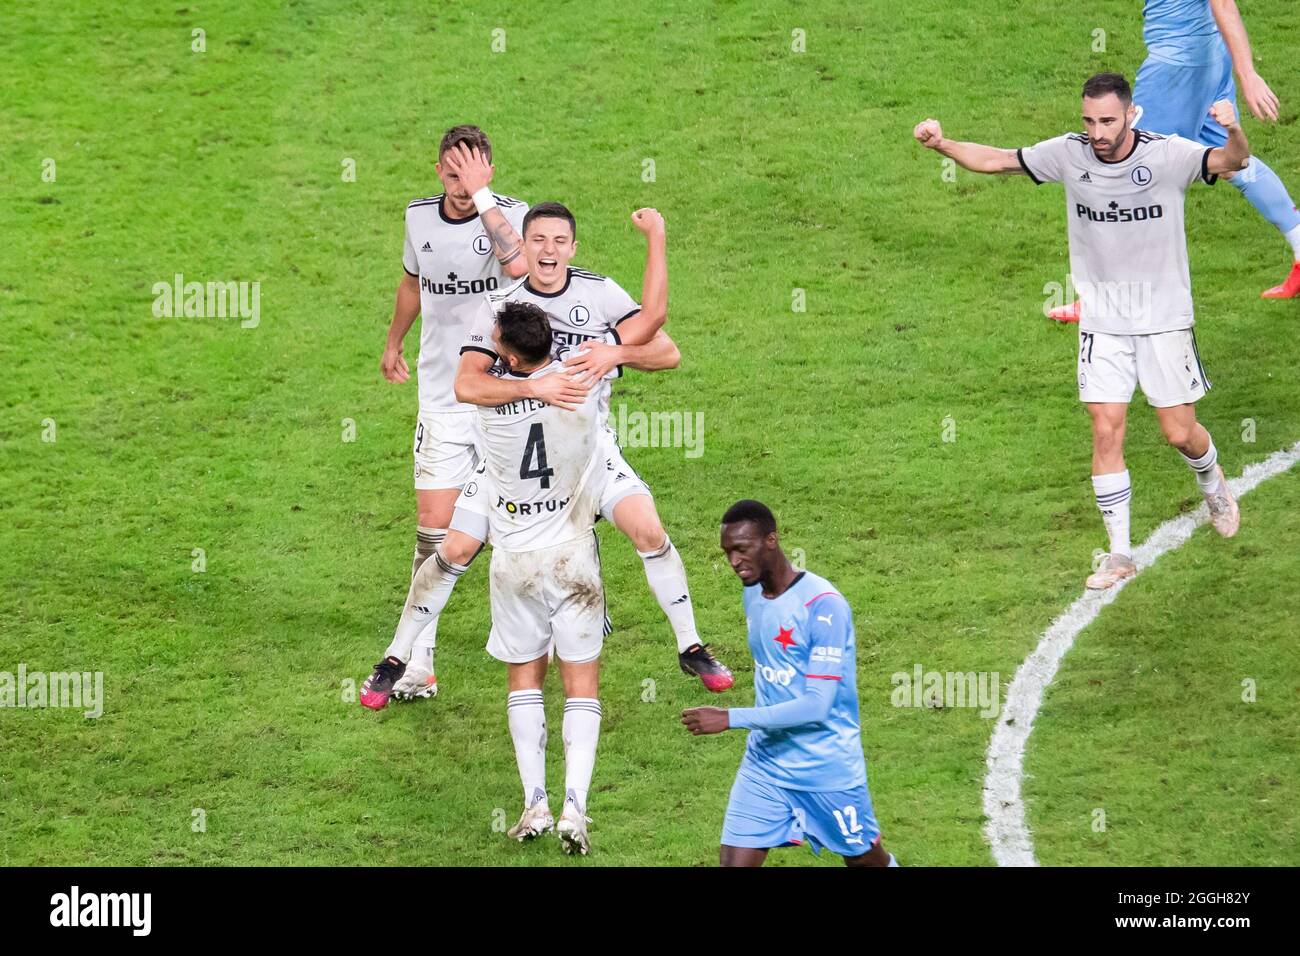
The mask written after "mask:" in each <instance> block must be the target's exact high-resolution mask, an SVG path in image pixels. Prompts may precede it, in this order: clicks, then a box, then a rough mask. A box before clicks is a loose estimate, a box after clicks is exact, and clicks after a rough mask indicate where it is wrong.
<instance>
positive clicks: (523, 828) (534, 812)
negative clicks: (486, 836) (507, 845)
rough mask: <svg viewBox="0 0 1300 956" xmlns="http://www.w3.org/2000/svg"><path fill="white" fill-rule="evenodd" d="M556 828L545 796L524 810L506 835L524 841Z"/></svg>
mask: <svg viewBox="0 0 1300 956" xmlns="http://www.w3.org/2000/svg"><path fill="white" fill-rule="evenodd" d="M554 828H555V817H554V816H552V815H551V808H550V807H548V806H547V805H546V798H545V797H543V798H542V799H541V800H538V801H536V802H535V803H534V804H533V805H532V806H531V807H528V808H527V809H526V810H524V814H523V816H521V817H520V818H519V822H518V823H516V824H515V825H514V826H512V827H511V828H510V829H509V830H507V831H506V836H508V837H510V839H512V840H518V841H519V842H520V843H523V842H524V841H525V840H531V839H533V837H537V836H541V835H542V834H543V833H545V832H546V831H547V830H553V829H554Z"/></svg>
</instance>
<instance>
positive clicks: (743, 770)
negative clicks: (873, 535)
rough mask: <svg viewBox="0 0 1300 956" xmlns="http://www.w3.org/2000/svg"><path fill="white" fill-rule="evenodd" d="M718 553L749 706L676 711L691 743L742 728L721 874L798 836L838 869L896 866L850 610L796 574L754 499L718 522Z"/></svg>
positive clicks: (832, 592) (827, 586) (831, 590)
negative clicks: (748, 668)
mask: <svg viewBox="0 0 1300 956" xmlns="http://www.w3.org/2000/svg"><path fill="white" fill-rule="evenodd" d="M722 550H723V551H724V552H725V553H726V555H727V560H728V561H729V562H730V563H731V568H732V570H733V571H735V572H736V575H737V576H738V577H739V578H740V581H741V583H742V584H743V585H744V586H745V591H744V598H743V600H744V604H745V620H746V622H747V625H748V629H749V648H750V651H751V652H752V653H753V655H754V698H755V704H756V706H754V707H740V708H737V707H733V708H731V709H730V710H725V709H722V708H719V707H695V708H692V709H690V710H686V711H683V712H682V723H683V724H685V725H686V728H687V729H688V730H690V732H691V733H693V734H695V735H696V736H699V735H700V734H717V733H721V732H722V731H724V730H730V729H742V728H743V729H748V730H749V740H748V742H747V743H746V745H745V756H744V759H743V760H742V761H741V764H740V769H739V770H738V771H737V772H736V782H735V784H734V785H733V786H732V788H731V799H730V801H729V802H728V804H727V816H726V820H725V821H724V822H723V825H722V849H721V857H720V861H721V863H722V865H723V866H762V865H763V861H764V860H765V859H767V852H768V850H769V849H772V848H774V847H779V846H788V845H792V844H799V843H802V842H803V841H804V839H807V840H808V844H809V847H810V848H811V849H812V851H813V852H814V853H820V852H821V848H822V847H827V848H829V849H830V850H831V851H832V852H834V853H838V854H839V855H840V856H842V857H843V858H844V862H845V864H846V865H848V866H897V865H898V863H897V862H896V861H895V860H894V857H893V855H892V854H890V853H887V852H885V848H884V846H883V845H882V844H881V842H880V827H879V826H878V825H877V824H876V817H875V812H874V811H873V809H872V806H871V794H870V793H869V792H868V791H867V767H866V761H865V759H864V758H863V756H862V738H861V725H860V723H859V720H858V690H857V662H856V647H857V644H856V639H855V636H854V630H853V612H852V611H851V610H850V609H849V605H848V602H847V601H845V600H844V597H843V596H842V595H841V594H840V593H839V591H837V590H836V589H835V586H834V585H833V584H831V583H830V582H829V581H827V580H826V579H825V578H822V577H818V576H817V575H815V574H812V573H810V572H808V571H796V570H795V568H794V567H793V565H791V564H790V561H789V559H788V558H786V556H785V552H784V551H783V550H782V549H781V542H780V538H779V536H778V534H777V530H776V518H775V517H773V515H772V512H771V510H770V509H769V508H768V507H767V506H766V505H764V504H763V503H761V502H758V501H750V500H745V501H738V502H736V503H735V504H734V505H732V506H731V508H730V509H728V511H727V513H726V514H725V515H723V516H722Z"/></svg>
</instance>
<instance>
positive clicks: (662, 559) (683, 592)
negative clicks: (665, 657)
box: [637, 535, 700, 654]
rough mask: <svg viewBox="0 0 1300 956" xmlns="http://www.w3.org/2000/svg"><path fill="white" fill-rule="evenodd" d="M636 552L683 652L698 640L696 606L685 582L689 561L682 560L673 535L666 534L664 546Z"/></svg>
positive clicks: (678, 646)
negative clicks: (674, 544)
mask: <svg viewBox="0 0 1300 956" xmlns="http://www.w3.org/2000/svg"><path fill="white" fill-rule="evenodd" d="M637 554H639V555H640V556H641V563H642V564H644V565H645V579H646V580H647V581H648V582H649V583H650V591H651V592H652V593H653V594H654V596H655V600H657V601H658V602H659V607H661V608H662V609H663V612H664V616H665V617H667V618H668V624H669V625H670V626H671V627H672V629H673V634H675V635H676V636H677V652H678V653H679V654H680V653H681V652H682V651H684V650H686V649H687V648H688V647H690V646H691V645H693V644H699V643H700V635H699V632H698V631H696V630H695V609H694V608H693V607H691V592H690V588H689V587H688V586H687V584H686V565H684V564H682V556H681V555H680V554H678V553H677V548H675V547H674V546H673V543H672V541H671V539H669V537H668V536H667V535H664V543H663V545H662V547H660V548H658V549H657V550H655V551H638V552H637Z"/></svg>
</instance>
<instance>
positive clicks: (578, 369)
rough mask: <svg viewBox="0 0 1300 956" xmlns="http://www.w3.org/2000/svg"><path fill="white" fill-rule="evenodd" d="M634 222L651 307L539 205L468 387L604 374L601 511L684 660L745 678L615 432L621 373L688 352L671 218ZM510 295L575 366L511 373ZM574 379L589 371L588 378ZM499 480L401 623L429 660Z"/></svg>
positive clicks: (463, 520) (708, 673)
mask: <svg viewBox="0 0 1300 956" xmlns="http://www.w3.org/2000/svg"><path fill="white" fill-rule="evenodd" d="M632 222H633V224H634V225H635V226H636V227H637V228H638V229H639V230H641V231H642V232H643V233H644V234H645V236H646V240H647V247H646V249H647V251H646V267H645V278H644V281H643V287H642V303H641V304H640V305H638V304H637V302H636V301H635V300H634V299H633V298H632V297H631V296H630V295H628V293H627V292H626V291H624V290H623V288H622V287H621V286H619V284H618V283H617V282H615V281H614V280H613V279H610V278H608V277H607V276H602V275H599V274H597V273H594V272H588V271H587V270H585V269H576V268H573V267H571V266H570V265H569V263H570V261H571V260H572V259H573V256H574V254H575V252H576V249H577V242H576V223H575V221H574V218H573V214H572V213H571V212H569V210H568V209H567V208H565V207H564V206H563V205H561V204H559V203H539V204H538V205H537V206H534V207H533V208H532V209H531V210H529V212H528V215H527V216H525V217H524V237H525V256H526V258H527V260H528V269H529V271H528V275H527V276H526V277H525V278H524V279H522V280H520V281H518V282H516V283H514V284H513V285H511V286H510V287H508V288H506V289H504V290H502V291H501V292H499V293H494V294H491V295H488V296H487V297H486V298H485V300H484V302H483V304H482V307H481V309H480V312H479V315H478V318H477V319H476V320H475V322H474V324H473V327H472V328H471V330H470V332H469V333H468V335H467V336H466V338H465V341H464V344H463V347H462V348H461V353H462V355H461V360H460V368H459V370H458V372H457V375H456V381H455V389H456V395H457V397H458V398H460V399H461V400H463V401H467V402H470V403H472V404H474V405H479V406H488V407H497V406H500V405H502V404H504V403H506V402H510V401H517V400H522V399H527V398H532V397H536V394H535V393H536V391H537V389H539V388H540V387H543V386H546V385H549V384H550V383H552V382H556V383H560V382H562V383H564V384H563V387H564V388H565V389H566V391H565V392H564V394H562V395H561V396H560V397H558V398H553V399H550V401H552V402H554V403H556V404H559V405H560V407H562V408H573V407H575V406H576V404H577V403H578V402H580V401H581V400H582V398H583V396H584V395H586V394H587V388H588V387H589V386H588V385H587V384H586V383H588V382H590V383H594V386H591V387H593V388H594V390H595V392H596V398H597V400H598V407H599V409H600V413H601V424H602V426H605V427H603V428H602V433H601V446H602V448H603V449H604V456H605V457H604V464H605V468H606V470H607V472H608V474H609V478H610V481H609V482H608V483H607V485H606V486H605V491H604V494H603V496H602V498H601V500H600V502H599V508H598V510H599V512H600V514H601V515H602V516H603V517H604V518H605V519H606V520H608V521H610V522H611V523H612V524H613V525H614V526H615V527H616V528H618V530H619V531H621V532H622V533H623V534H624V535H626V536H627V537H628V539H629V540H630V541H631V542H632V544H633V546H634V547H635V548H636V550H637V553H638V555H639V556H640V558H641V561H642V564H643V567H644V569H645V575H646V580H647V582H648V583H649V585H650V589H651V591H652V593H653V594H654V596H655V598H656V600H657V601H658V603H659V606H660V608H661V609H662V610H663V612H664V615H665V617H666V618H667V619H668V622H669V624H670V626H671V627H672V630H673V633H674V635H675V637H676V639H677V651H678V663H679V666H680V668H681V670H682V671H683V672H685V673H686V674H688V675H689V676H694V677H698V678H699V679H700V680H701V682H702V683H704V685H705V686H706V687H707V688H708V689H709V690H711V691H715V692H716V691H722V690H726V689H727V688H729V687H730V686H731V685H732V683H733V678H732V675H731V672H730V671H729V670H728V669H727V668H726V666H725V665H723V664H722V663H721V662H720V661H718V660H717V659H716V658H715V657H714V656H713V655H712V653H711V652H710V651H709V649H708V647H707V646H706V645H705V644H704V643H703V642H702V641H701V640H700V636H699V633H698V631H697V630H696V626H695V612H694V608H693V607H692V605H691V599H690V590H689V587H688V585H687V581H686V568H685V565H684V564H683V563H682V559H681V556H680V555H679V554H678V553H677V549H676V547H674V545H673V543H672V541H671V540H670V539H669V537H668V535H667V533H666V532H665V530H664V527H663V524H662V523H661V522H660V519H659V515H658V512H657V510H656V508H655V504H654V498H653V497H652V495H651V493H650V489H649V487H648V486H647V485H646V484H645V483H644V482H643V481H642V480H641V478H640V477H639V476H638V475H637V473H636V472H635V471H634V470H633V469H632V467H631V466H630V465H628V464H627V462H626V460H625V459H624V457H623V453H622V450H621V449H620V448H619V447H618V443H617V441H616V439H615V436H614V433H613V432H612V430H610V429H609V428H608V427H607V423H606V422H607V418H608V414H609V399H610V379H611V378H612V377H617V376H618V375H620V374H621V372H622V369H623V368H624V367H628V368H633V369H638V370H641V371H657V370H661V369H669V368H673V367H675V366H676V365H677V363H678V361H679V360H680V355H679V353H678V350H677V347H676V345H674V344H673V342H672V340H671V339H670V338H669V337H668V336H667V335H666V334H665V333H664V332H663V331H662V326H663V324H664V321H665V320H666V318H667V314H668V267H667V257H666V246H665V243H666V240H665V236H664V225H663V217H661V216H660V215H659V213H658V212H657V211H655V210H654V209H640V210H637V211H636V212H635V213H633V215H632ZM510 302H527V303H531V304H533V305H536V306H538V307H539V308H541V309H542V310H543V311H544V312H545V313H546V315H547V316H548V318H549V320H550V323H551V330H552V333H553V335H554V337H555V340H556V342H557V343H558V345H559V347H560V348H562V349H564V350H567V354H568V357H567V358H566V359H565V370H566V374H561V375H548V376H545V377H543V378H540V379H535V380H534V379H518V378H514V377H511V376H501V375H497V374H492V373H493V371H498V372H499V371H500V370H501V366H500V356H499V355H498V354H497V351H496V349H495V347H494V346H493V344H492V339H491V336H492V329H493V321H494V319H493V316H494V312H495V311H497V310H499V309H501V308H503V307H504V306H505V305H506V304H508V303H510ZM574 376H578V377H580V378H581V379H582V381H581V382H579V381H578V380H577V378H575V377H574ZM493 494H499V493H498V492H496V491H495V490H494V489H491V488H490V482H488V481H486V480H475V481H472V482H470V483H469V484H468V485H466V487H465V490H464V492H463V493H462V494H461V495H460V497H459V498H458V499H457V500H456V506H455V510H454V512H453V514H452V519H451V523H450V528H449V530H448V533H447V535H446V537H445V539H444V540H443V541H442V543H441V544H440V545H439V546H438V548H437V550H436V554H435V560H434V562H431V563H430V565H429V566H427V567H426V568H424V569H423V570H422V571H421V573H420V574H418V575H416V577H415V579H414V581H413V583H412V588H411V593H410V596H409V597H408V600H407V606H406V608H405V609H404V610H403V612H402V618H401V620H400V621H399V622H398V628H397V635H396V637H395V638H394V643H395V644H405V643H408V642H411V641H413V642H414V646H415V655H414V656H415V658H416V659H418V660H420V661H423V660H424V659H425V658H426V656H427V654H428V653H429V650H430V649H431V648H432V646H433V644H434V642H435V641H436V638H437V627H438V618H439V615H440V614H441V613H442V611H443V609H444V608H445V607H446V605H447V602H448V600H449V599H450V596H451V592H452V589H453V588H454V587H455V585H456V582H457V580H459V578H460V576H461V575H462V574H464V572H465V570H466V569H467V567H468V565H469V563H470V562H471V561H472V560H473V559H474V557H475V556H476V555H477V554H478V552H479V550H480V549H481V548H482V547H483V543H484V542H485V541H487V539H488V520H487V515H488V508H489V506H490V504H491V501H492V500H495V499H494V498H493V497H492V496H493Z"/></svg>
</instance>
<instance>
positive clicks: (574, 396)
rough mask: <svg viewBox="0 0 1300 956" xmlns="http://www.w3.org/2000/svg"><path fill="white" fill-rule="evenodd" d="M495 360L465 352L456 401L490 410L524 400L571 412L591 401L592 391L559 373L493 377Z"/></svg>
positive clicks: (476, 351)
mask: <svg viewBox="0 0 1300 956" xmlns="http://www.w3.org/2000/svg"><path fill="white" fill-rule="evenodd" d="M492 362H493V357H492V356H491V355H489V354H488V353H486V352H482V351H478V350H476V349H465V350H463V351H462V352H461V355H460V366H459V367H458V368H457V369H456V381H455V385H454V387H455V390H456V400H457V401H460V402H469V403H470V404H471V405H484V406H487V407H489V408H492V407H495V406H497V405H506V404H508V403H510V402H517V401H519V400H520V399H523V398H532V399H536V400H537V401H539V402H545V403H546V404H547V405H556V406H558V407H560V408H567V409H569V410H570V411H573V410H575V409H577V408H578V407H579V406H580V405H581V404H582V402H583V399H585V398H586V397H587V392H588V391H590V387H589V386H587V385H585V384H583V383H582V382H580V381H578V380H577V379H576V378H574V377H573V376H572V375H570V374H569V373H568V372H555V373H553V374H551V375H543V376H541V377H540V378H500V377H497V376H496V375H492V374H491V373H490V372H489V371H488V369H490V368H491V367H492Z"/></svg>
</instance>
